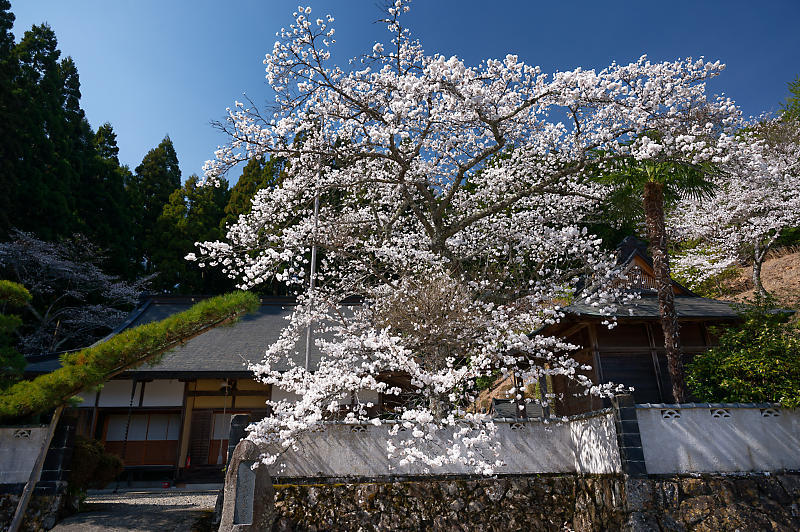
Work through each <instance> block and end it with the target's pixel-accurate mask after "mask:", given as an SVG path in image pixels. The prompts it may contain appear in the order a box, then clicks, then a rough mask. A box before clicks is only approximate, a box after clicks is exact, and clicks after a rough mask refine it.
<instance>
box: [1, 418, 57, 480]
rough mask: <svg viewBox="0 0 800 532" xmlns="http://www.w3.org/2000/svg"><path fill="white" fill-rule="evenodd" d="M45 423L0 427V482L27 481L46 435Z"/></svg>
mask: <svg viewBox="0 0 800 532" xmlns="http://www.w3.org/2000/svg"><path fill="white" fill-rule="evenodd" d="M47 428H48V427H47V425H42V426H36V427H3V428H0V484H17V483H21V482H27V481H28V476H30V474H31V470H33V465H34V463H35V462H36V457H37V456H39V450H40V449H41V447H42V443H43V442H44V439H45V438H46V437H47Z"/></svg>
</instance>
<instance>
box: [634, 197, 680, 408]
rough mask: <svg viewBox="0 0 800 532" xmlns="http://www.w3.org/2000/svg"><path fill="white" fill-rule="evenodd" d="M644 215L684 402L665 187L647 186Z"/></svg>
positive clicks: (676, 390)
mask: <svg viewBox="0 0 800 532" xmlns="http://www.w3.org/2000/svg"><path fill="white" fill-rule="evenodd" d="M644 213H645V224H646V225H647V233H648V238H649V239H650V255H651V256H652V257H653V271H654V273H655V276H656V286H657V287H658V310H659V313H660V314H661V328H662V329H663V331H664V349H665V350H666V352H667V367H668V369H669V376H670V379H671V380H672V395H673V398H674V400H675V402H677V403H682V402H683V401H684V400H685V399H686V384H685V382H684V378H683V357H682V353H681V342H680V334H679V330H678V315H677V313H676V312H675V293H674V292H673V291H672V276H671V275H670V272H669V255H668V254H667V231H666V229H665V228H664V185H663V184H661V183H653V182H648V183H646V184H645V187H644Z"/></svg>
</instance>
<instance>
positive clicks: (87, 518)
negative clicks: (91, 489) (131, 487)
mask: <svg viewBox="0 0 800 532" xmlns="http://www.w3.org/2000/svg"><path fill="white" fill-rule="evenodd" d="M216 499H217V492H201V493H185V492H183V493H121V494H116V495H96V496H93V497H89V499H87V501H86V502H87V511H86V512H81V513H79V514H77V515H73V516H72V517H68V518H67V519H64V520H63V521H61V522H60V523H58V524H57V525H56V526H55V528H53V532H100V531H120V532H122V531H124V532H140V531H141V532H152V531H164V532H167V531H176V532H177V531H180V532H191V531H192V530H197V528H195V525H196V524H197V523H198V521H201V520H203V521H208V519H204V518H208V516H209V512H211V511H213V509H214V503H215V502H216Z"/></svg>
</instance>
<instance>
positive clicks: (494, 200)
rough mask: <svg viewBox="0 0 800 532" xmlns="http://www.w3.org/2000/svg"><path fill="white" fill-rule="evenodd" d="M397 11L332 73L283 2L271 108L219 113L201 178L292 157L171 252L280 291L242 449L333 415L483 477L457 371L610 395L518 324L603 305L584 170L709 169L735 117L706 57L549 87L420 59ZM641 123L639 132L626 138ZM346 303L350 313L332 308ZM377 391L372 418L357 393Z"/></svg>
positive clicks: (564, 352) (582, 73)
mask: <svg viewBox="0 0 800 532" xmlns="http://www.w3.org/2000/svg"><path fill="white" fill-rule="evenodd" d="M407 10H408V5H407V2H400V1H398V2H397V3H396V4H394V5H393V6H392V7H390V8H389V9H388V13H387V17H386V19H385V20H384V22H385V24H386V25H387V28H388V30H389V33H390V36H391V42H390V43H389V44H382V43H378V44H375V45H374V46H373V47H371V51H370V52H369V53H367V54H366V55H365V56H363V57H361V58H359V59H356V60H354V62H353V65H355V66H353V67H352V68H351V69H350V70H344V69H342V68H339V67H337V66H333V65H329V62H330V51H329V50H330V47H331V46H332V45H333V44H334V42H335V40H334V29H333V26H332V24H333V18H332V17H331V16H327V17H325V18H316V19H315V18H314V17H313V16H312V15H311V10H310V8H298V11H297V12H296V13H294V17H295V20H294V22H293V23H292V24H291V25H290V26H289V27H288V28H285V29H282V30H281V31H280V32H279V33H278V37H279V40H278V41H277V42H276V43H275V47H274V49H273V51H272V53H270V54H267V56H266V59H265V61H264V62H265V64H266V77H267V80H268V82H269V83H270V85H271V86H272V88H273V89H274V91H275V93H276V108H275V111H274V114H272V115H270V116H264V114H262V113H261V112H260V111H259V110H258V109H255V108H253V107H252V106H249V105H245V104H243V103H237V104H236V106H235V107H234V108H232V109H229V111H228V116H227V120H226V121H225V122H224V123H222V124H220V126H221V127H222V128H223V129H224V130H225V131H226V132H227V133H228V134H229V136H230V142H229V144H227V145H226V146H224V147H222V148H220V149H219V150H218V151H217V152H216V158H215V159H214V160H213V161H209V162H208V163H207V165H206V176H207V179H208V181H209V182H210V183H213V182H214V180H215V179H216V178H217V177H219V176H220V175H222V174H223V173H224V172H226V171H227V170H228V169H230V168H232V167H233V166H235V165H237V164H239V163H240V162H243V161H245V160H247V159H249V158H251V157H253V156H257V155H261V154H265V153H269V154H273V155H277V156H283V157H287V158H288V159H290V161H291V163H290V165H289V168H288V170H287V176H286V178H285V180H284V181H283V183H282V184H281V186H279V187H278V188H275V189H269V190H261V191H260V192H258V194H257V195H256V196H255V198H254V200H253V208H252V211H251V212H250V213H249V214H247V215H243V216H242V217H240V218H239V220H238V222H236V223H235V224H233V225H232V226H230V227H229V230H228V235H227V240H226V241H225V242H204V243H201V244H199V252H198V254H197V256H195V255H192V256H190V257H189V258H190V259H194V260H198V261H199V262H200V263H202V264H203V265H205V266H214V267H221V268H222V269H223V270H224V271H225V272H226V273H227V274H228V275H230V276H231V277H233V278H235V279H237V280H238V282H239V284H240V286H242V287H253V286H256V285H258V284H260V283H263V282H265V281H268V280H273V279H277V280H279V281H282V282H284V283H286V285H287V286H288V287H289V288H290V289H292V290H296V291H297V292H298V294H299V304H298V306H297V307H296V309H295V311H294V313H293V315H292V317H291V320H290V321H289V323H288V324H287V327H286V329H285V330H284V331H283V333H282V335H281V337H280V340H279V341H277V342H276V343H275V344H274V345H272V346H270V347H269V349H268V350H267V352H266V356H265V358H264V361H263V362H262V363H261V364H258V365H256V366H254V367H253V368H252V369H253V370H254V371H255V373H256V374H257V375H258V376H259V378H261V379H262V380H263V381H264V382H267V383H270V384H272V385H273V387H274V389H281V390H283V391H285V392H287V393H291V394H294V396H295V397H296V398H297V400H295V401H288V400H281V401H272V402H270V406H271V407H272V409H273V415H272V416H271V417H268V418H266V419H264V420H263V421H261V422H259V423H257V424H256V425H255V426H254V427H252V432H251V434H250V438H251V439H253V440H254V441H256V442H258V443H260V444H263V445H264V446H265V448H271V449H276V448H277V449H280V448H289V447H291V446H293V445H295V444H296V443H297V441H298V440H297V438H298V436H299V435H300V434H302V433H304V432H306V431H308V430H312V429H313V428H314V427H315V426H316V425H318V424H319V423H320V422H322V421H323V420H325V419H328V418H330V417H335V416H336V415H338V416H342V415H344V416H345V417H344V419H345V420H347V421H352V422H358V423H373V424H375V425H380V424H382V423H384V422H385V421H386V418H387V417H391V418H393V419H392V423H390V424H389V429H390V430H392V434H394V435H395V436H396V440H394V441H393V442H392V444H391V446H390V448H389V449H388V450H387V451H388V452H389V453H390V455H391V456H394V457H396V458H397V459H398V461H399V463H406V462H417V463H422V464H425V465H427V466H436V465H439V464H445V463H452V462H460V463H466V464H471V465H473V466H474V467H475V468H476V470H478V471H482V472H485V473H491V472H492V471H494V470H495V469H496V467H497V466H498V465H499V463H500V462H498V458H497V453H496V451H497V447H496V445H495V444H494V443H493V439H492V435H493V425H492V422H491V419H490V418H489V417H488V416H487V415H486V414H482V413H477V412H475V411H474V408H471V405H472V404H473V402H474V400H475V396H476V395H477V392H476V391H475V389H474V383H475V379H476V378H478V377H481V376H486V375H489V374H492V375H496V374H498V373H499V374H502V375H509V374H511V373H512V372H513V373H515V374H516V376H517V379H518V380H517V381H518V382H521V383H523V384H524V383H529V382H532V381H535V380H537V379H540V378H542V377H544V376H546V375H557V376H564V377H566V378H568V379H571V380H573V381H574V382H575V383H577V384H578V385H579V387H580V388H581V389H582V390H583V392H582V393H584V394H595V395H599V396H607V395H610V394H612V393H614V392H615V390H617V389H618V388H617V387H616V386H615V385H612V384H604V385H598V384H595V383H593V382H592V381H591V380H590V379H589V378H587V377H586V376H585V375H584V373H585V370H587V369H590V368H586V367H580V365H579V364H578V363H577V362H576V361H575V360H574V359H573V358H572V356H570V354H571V352H572V351H573V350H574V349H575V347H576V346H572V345H568V344H567V343H565V342H564V341H563V340H562V339H559V338H553V337H547V336H543V335H540V334H537V333H536V331H538V330H540V329H541V328H542V327H543V326H545V325H547V324H552V323H555V322H557V321H558V320H560V319H561V318H562V317H563V306H564V305H566V304H568V303H569V302H570V301H571V300H572V299H573V298H574V297H576V291H577V289H578V287H579V286H585V287H588V286H591V287H592V289H591V290H589V289H584V290H583V291H582V292H581V294H580V297H581V298H582V299H584V300H585V301H586V302H588V303H590V304H594V305H596V306H597V307H598V308H601V309H603V311H604V312H605V313H607V314H610V313H611V312H612V310H613V308H614V303H615V301H616V300H617V297H618V296H619V295H620V294H619V293H617V292H615V290H613V289H611V288H609V287H611V286H612V285H613V283H612V281H613V280H614V279H615V277H616V276H617V272H615V270H614V262H613V259H612V257H610V256H609V255H608V254H606V253H604V252H603V251H602V250H601V248H600V242H599V240H598V239H597V238H596V237H594V236H593V235H591V234H589V233H588V232H587V231H586V230H585V229H582V228H581V227H582V222H583V221H584V218H585V217H586V215H588V214H589V213H590V212H591V211H592V210H593V209H595V208H596V206H597V204H598V202H599V201H600V200H601V199H602V198H603V195H604V194H605V190H604V188H603V187H602V186H601V185H598V184H596V183H594V182H592V181H591V180H590V179H589V176H588V175H587V171H586V170H587V168H588V167H589V166H591V165H596V164H598V163H600V164H601V163H602V162H603V161H602V158H610V157H620V156H630V155H633V156H634V157H637V158H643V159H648V160H652V159H659V158H668V159H670V160H679V161H686V163H687V164H700V163H704V162H707V161H709V160H711V159H714V158H719V157H720V156H721V154H722V153H723V149H724V146H725V144H726V143H727V142H728V137H727V136H726V135H725V131H727V128H728V127H730V125H731V124H733V122H734V121H735V119H736V111H735V108H734V106H733V104H732V103H731V102H730V101H729V100H726V99H719V100H715V101H709V100H708V99H707V98H706V95H705V85H704V82H705V80H706V79H708V78H709V77H711V76H715V75H717V74H718V73H719V72H720V71H721V70H722V68H723V66H722V65H720V64H719V63H708V62H705V61H703V60H698V61H691V60H687V61H676V62H674V63H660V64H652V63H650V62H648V61H647V60H646V59H645V58H642V59H640V60H639V61H637V62H635V63H632V64H630V65H624V66H623V65H616V64H612V65H611V66H609V67H608V68H607V69H605V70H602V71H600V72H595V71H592V70H582V69H577V70H574V71H568V72H556V73H554V74H552V75H548V74H545V73H542V72H541V70H540V69H539V68H538V67H534V66H530V65H526V64H524V63H523V62H521V61H519V59H518V58H517V57H516V56H514V55H508V56H506V57H505V58H503V59H500V60H494V59H492V60H487V61H485V62H483V63H481V64H479V65H477V66H468V65H466V64H464V62H463V61H461V60H459V59H458V58H456V57H451V58H446V57H443V56H441V55H438V54H436V55H426V54H425V52H424V51H423V49H422V46H421V44H420V43H419V42H418V41H416V40H414V39H413V38H412V37H411V34H410V32H409V30H408V29H406V28H405V27H403V25H402V23H401V18H402V17H401V15H402V14H403V13H404V12H406V11H407ZM652 131H657V132H659V135H658V136H657V138H658V142H656V141H654V140H652V138H656V136H654V135H650V136H649V137H648V136H643V135H642V134H643V133H646V132H652ZM651 137H652V138H651ZM598 158H600V159H598ZM595 167H596V166H595ZM312 247H314V248H315V249H316V250H317V252H318V259H317V260H316V263H315V266H316V271H315V273H314V279H313V282H314V288H313V289H310V288H309V285H310V280H309V275H310V272H311V268H310V264H309V263H310V261H311V249H312ZM579 283H582V284H579ZM617 284H618V283H617ZM352 295H357V296H360V297H361V298H362V301H361V303H360V304H359V305H351V306H345V305H342V304H341V302H342V301H343V300H344V299H345V298H346V297H348V296H352ZM310 325H313V327H314V329H313V335H312V338H313V342H314V351H315V353H318V354H315V355H314V356H313V357H312V364H311V367H309V368H306V367H305V365H304V364H302V363H299V362H298V361H302V360H303V351H304V339H305V338H306V331H307V327H309V326H310ZM317 360H318V362H317ZM287 367H288V368H289V369H288V370H286V368H287ZM377 394H380V396H382V397H383V398H384V399H383V401H384V404H392V405H393V406H394V408H393V410H392V411H391V412H386V411H385V409H384V412H383V413H381V412H379V411H377V409H376V408H375V406H376V405H374V404H373V403H374V401H371V400H369V399H363V398H365V397H367V398H368V397H375V396H376V395H377ZM512 394H513V395H514V396H515V397H516V398H517V399H518V400H519V401H520V402H524V401H529V400H540V401H543V402H547V401H548V400H551V399H552V396H545V397H541V398H531V397H524V396H523V393H522V390H517V389H515V390H512ZM353 398H355V399H356V401H355V403H354V406H352V407H349V408H344V409H343V407H342V406H341V405H343V404H351V402H352V399H353ZM522 406H523V405H520V407H521V408H522ZM343 412H346V414H343ZM398 421H399V422H398ZM389 429H387V430H389ZM435 434H439V435H441V434H446V435H447V436H446V437H444V439H441V438H439V437H435V436H434V435H435ZM277 454H278V453H276V452H271V453H268V454H267V455H266V456H265V457H264V461H265V463H274V462H275V461H276V460H277V458H278V457H277Z"/></svg>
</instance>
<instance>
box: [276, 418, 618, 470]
mask: <svg viewBox="0 0 800 532" xmlns="http://www.w3.org/2000/svg"><path fill="white" fill-rule="evenodd" d="M497 425H498V431H497V440H498V441H499V442H500V445H501V448H500V456H499V458H500V459H501V460H503V461H504V462H505V464H506V465H505V466H502V467H499V468H497V469H496V473H499V474H504V473H514V474H535V473H576V472H577V473H598V474H600V473H618V472H620V471H621V464H620V456H619V450H618V447H617V435H616V430H615V427H614V419H613V415H612V414H611V413H610V412H605V411H604V412H600V413H597V414H595V415H593V416H591V417H585V418H579V419H572V420H570V421H566V422H549V423H544V422H542V421H538V420H535V421H534V420H532V421H528V422H525V423H520V422H512V421H498V422H497ZM387 429H388V426H387V425H382V426H379V427H375V426H372V425H366V426H362V425H345V424H328V425H325V427H324V429H322V430H320V431H315V432H312V433H309V434H307V435H305V436H304V437H303V438H302V440H301V443H300V444H299V448H298V450H296V451H294V450H288V451H287V452H286V453H285V454H284V455H283V456H282V457H281V458H280V459H279V461H278V463H277V464H276V465H275V466H273V467H271V468H270V469H271V472H272V474H273V475H275V476H277V477H282V478H313V477H371V478H372V477H386V476H392V475H421V474H425V467H426V466H425V465H424V464H420V463H415V464H409V465H406V466H399V465H397V460H396V459H393V460H391V461H390V460H389V459H388V458H387V443H388V441H389V440H390V437H389V436H388V434H387ZM406 434H407V433H403V432H401V433H400V438H405V437H411V435H410V434H408V435H407V436H406ZM442 437H444V434H443V435H442ZM396 439H397V438H392V440H393V441H396ZM441 441H442V440H439V442H441ZM437 443H438V442H437V441H434V442H432V443H431V444H430V445H432V446H435V445H437ZM487 458H491V461H493V460H494V456H493V455H492V454H491V453H489V454H488V455H487ZM474 472H475V470H474V468H468V467H466V466H463V465H445V466H441V467H434V468H431V470H430V473H433V474H469V473H474Z"/></svg>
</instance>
